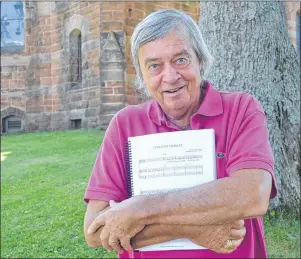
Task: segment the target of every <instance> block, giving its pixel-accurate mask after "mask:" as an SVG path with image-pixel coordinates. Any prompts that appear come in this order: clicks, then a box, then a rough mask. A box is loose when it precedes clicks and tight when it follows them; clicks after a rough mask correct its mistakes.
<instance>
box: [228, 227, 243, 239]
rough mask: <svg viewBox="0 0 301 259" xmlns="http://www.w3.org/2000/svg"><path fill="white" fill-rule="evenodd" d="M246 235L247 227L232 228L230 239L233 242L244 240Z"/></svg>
mask: <svg viewBox="0 0 301 259" xmlns="http://www.w3.org/2000/svg"><path fill="white" fill-rule="evenodd" d="M245 235H246V228H245V227H243V228H241V229H234V228H232V229H231V232H230V237H229V238H230V239H233V240H238V239H242V238H244V236H245Z"/></svg>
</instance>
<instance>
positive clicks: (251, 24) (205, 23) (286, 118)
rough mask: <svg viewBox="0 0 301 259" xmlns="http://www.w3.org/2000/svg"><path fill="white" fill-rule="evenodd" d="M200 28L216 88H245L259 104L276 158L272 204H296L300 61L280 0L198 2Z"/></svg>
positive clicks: (291, 205) (234, 89)
mask: <svg viewBox="0 0 301 259" xmlns="http://www.w3.org/2000/svg"><path fill="white" fill-rule="evenodd" d="M200 10H201V12H200V21H199V26H200V28H201V30H202V33H203V36H204V39H205V42H206V44H207V45H208V47H209V50H210V52H211V54H212V55H213V57H214V59H215V62H214V65H213V67H212V69H211V71H210V72H209V73H208V75H207V76H206V78H207V79H209V80H210V81H211V82H212V83H213V85H215V87H217V88H218V89H220V90H227V91H246V92H249V93H251V94H252V95H254V96H255V97H256V98H257V99H258V100H259V101H260V102H261V104H262V106H263V108H264V110H265V112H266V115H267V121H268V128H269V132H270V142H271V145H272V148H273V151H274V156H275V174H276V181H277V186H278V196H277V197H276V198H275V199H274V200H273V201H272V202H271V206H270V208H276V207H277V208H282V207H289V208H290V209H293V210H295V211H296V212H298V210H299V205H300V174H301V172H300V171H301V167H300V132H299V129H300V115H299V112H300V92H299V86H300V63H299V60H298V56H297V53H296V50H295V49H294V47H293V45H292V43H291V41H290V38H289V35H288V32H287V27H286V15H285V4H284V2H261V1H257V2H235V1H233V2H230V1H226V2H201V4H200Z"/></svg>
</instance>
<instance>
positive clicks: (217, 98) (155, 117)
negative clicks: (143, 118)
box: [147, 81, 223, 125]
mask: <svg viewBox="0 0 301 259" xmlns="http://www.w3.org/2000/svg"><path fill="white" fill-rule="evenodd" d="M203 91H205V94H204V98H203V100H202V103H201V105H200V107H199V109H198V110H197V111H196V114H200V115H204V116H208V117H213V116H217V115H220V114H222V113H223V102H222V98H221V94H220V92H219V91H218V90H217V89H215V88H214V87H213V86H212V85H211V84H210V82H209V81H204V82H203ZM147 114H148V117H149V118H150V119H151V120H152V121H153V122H154V123H156V124H157V125H162V124H166V120H167V118H166V116H165V115H164V112H163V110H162V108H161V106H160V105H159V103H158V102H157V101H156V100H154V99H153V100H151V101H150V102H149V105H148V111H147Z"/></svg>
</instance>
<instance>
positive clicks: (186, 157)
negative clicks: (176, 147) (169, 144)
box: [139, 155, 203, 164]
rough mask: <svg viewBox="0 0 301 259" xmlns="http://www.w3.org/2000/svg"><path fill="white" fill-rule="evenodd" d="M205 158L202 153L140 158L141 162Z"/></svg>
mask: <svg viewBox="0 0 301 259" xmlns="http://www.w3.org/2000/svg"><path fill="white" fill-rule="evenodd" d="M201 158H203V156H202V155H186V156H169V157H153V158H148V159H140V160H139V164H144V163H151V162H162V161H186V160H196V159H201Z"/></svg>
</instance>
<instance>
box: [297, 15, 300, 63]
mask: <svg viewBox="0 0 301 259" xmlns="http://www.w3.org/2000/svg"><path fill="white" fill-rule="evenodd" d="M300 18H301V17H300V11H299V12H297V15H296V38H297V53H298V55H299V57H300Z"/></svg>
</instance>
